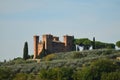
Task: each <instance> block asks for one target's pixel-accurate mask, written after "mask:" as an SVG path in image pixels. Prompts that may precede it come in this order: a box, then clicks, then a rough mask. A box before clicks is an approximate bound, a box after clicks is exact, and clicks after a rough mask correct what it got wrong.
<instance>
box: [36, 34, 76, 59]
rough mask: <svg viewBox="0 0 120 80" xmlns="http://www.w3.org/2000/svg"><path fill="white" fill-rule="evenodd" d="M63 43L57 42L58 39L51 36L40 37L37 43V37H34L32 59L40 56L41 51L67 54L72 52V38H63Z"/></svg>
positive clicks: (66, 36)
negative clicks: (40, 39)
mask: <svg viewBox="0 0 120 80" xmlns="http://www.w3.org/2000/svg"><path fill="white" fill-rule="evenodd" d="M63 39H64V40H63V42H61V41H59V37H55V36H53V35H51V34H46V35H43V36H42V41H39V36H37V35H35V36H34V59H36V58H37V56H39V55H41V52H42V51H43V49H45V51H47V53H56V52H67V51H72V50H73V40H74V36H68V35H65V36H63Z"/></svg>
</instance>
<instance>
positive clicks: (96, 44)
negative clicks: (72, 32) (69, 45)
mask: <svg viewBox="0 0 120 80" xmlns="http://www.w3.org/2000/svg"><path fill="white" fill-rule="evenodd" d="M74 45H79V46H80V47H83V50H89V49H90V47H92V48H93V49H115V44H114V43H105V42H100V41H95V38H93V41H91V40H90V39H88V38H81V39H74Z"/></svg>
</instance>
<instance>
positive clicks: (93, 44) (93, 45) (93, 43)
mask: <svg viewBox="0 0 120 80" xmlns="http://www.w3.org/2000/svg"><path fill="white" fill-rule="evenodd" d="M92 48H93V49H95V37H93V42H92Z"/></svg>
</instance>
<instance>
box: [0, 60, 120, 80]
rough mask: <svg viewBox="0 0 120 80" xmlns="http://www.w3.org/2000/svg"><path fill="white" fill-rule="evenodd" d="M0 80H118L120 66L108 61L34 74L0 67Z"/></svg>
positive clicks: (119, 77) (44, 70)
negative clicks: (78, 67)
mask: <svg viewBox="0 0 120 80" xmlns="http://www.w3.org/2000/svg"><path fill="white" fill-rule="evenodd" d="M0 80H120V65H119V63H118V62H113V61H111V60H108V59H102V60H97V61H94V62H92V63H91V64H90V66H84V65H83V67H82V68H80V69H74V68H69V67H61V68H60V67H56V68H52V69H48V70H46V69H42V70H41V71H40V72H38V73H37V74H34V73H31V74H30V73H14V72H12V71H11V69H9V68H5V67H0Z"/></svg>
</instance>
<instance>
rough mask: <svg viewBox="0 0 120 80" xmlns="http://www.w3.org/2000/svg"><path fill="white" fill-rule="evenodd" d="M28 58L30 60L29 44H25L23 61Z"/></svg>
mask: <svg viewBox="0 0 120 80" xmlns="http://www.w3.org/2000/svg"><path fill="white" fill-rule="evenodd" d="M28 58H29V55H28V43H27V42H25V44H24V49H23V59H24V60H26V59H28Z"/></svg>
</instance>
